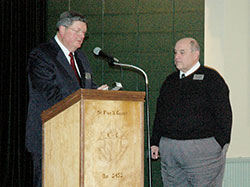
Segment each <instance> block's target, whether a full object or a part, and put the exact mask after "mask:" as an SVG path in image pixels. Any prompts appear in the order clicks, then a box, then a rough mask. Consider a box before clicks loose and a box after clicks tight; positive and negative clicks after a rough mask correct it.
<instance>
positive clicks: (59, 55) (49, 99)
mask: <svg viewBox="0 0 250 187" xmlns="http://www.w3.org/2000/svg"><path fill="white" fill-rule="evenodd" d="M86 32H87V22H86V20H85V18H84V17H83V16H82V15H80V14H78V13H76V12H72V11H68V12H64V13H62V14H61V16H60V19H59V21H58V22H57V34H56V36H55V37H54V38H53V39H52V40H51V41H50V42H48V43H44V44H41V45H40V46H39V47H37V48H35V49H34V50H33V51H32V52H31V53H30V57H29V62H28V68H27V71H28V81H29V106H28V118H27V125H26V147H27V149H28V150H29V151H30V152H31V154H32V158H33V167H34V176H33V177H34V178H33V183H34V186H41V181H42V180H41V159H42V122H41V117H40V115H41V113H42V111H43V110H46V109H48V108H50V107H51V106H52V105H54V104H56V103H57V102H59V101H60V100H62V99H64V98H65V97H67V96H69V95H70V94H72V93H73V92H75V91H76V90H78V89H80V88H86V89H105V88H107V85H103V86H101V87H99V88H97V86H96V84H95V83H94V82H93V80H92V71H91V68H90V65H89V62H88V60H87V58H86V56H85V55H84V53H83V52H82V51H80V50H79V48H80V47H81V45H82V42H83V41H84V38H85V34H86Z"/></svg>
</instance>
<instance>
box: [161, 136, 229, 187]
mask: <svg viewBox="0 0 250 187" xmlns="http://www.w3.org/2000/svg"><path fill="white" fill-rule="evenodd" d="M227 147H228V145H225V146H224V148H223V150H222V148H221V146H220V145H219V144H218V143H217V141H216V140H215V138H214V137H211V138H205V139H196V140H173V139H169V138H165V137H162V138H161V140H160V145H159V149H160V158H161V174H162V181H163V184H164V187H189V186H190V187H191V186H192V187H221V186H222V180H223V174H224V170H225V160H226V151H227Z"/></svg>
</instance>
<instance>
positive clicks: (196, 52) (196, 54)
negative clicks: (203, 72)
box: [195, 51, 200, 59]
mask: <svg viewBox="0 0 250 187" xmlns="http://www.w3.org/2000/svg"><path fill="white" fill-rule="evenodd" d="M195 58H197V59H199V58H200V52H199V51H195Z"/></svg>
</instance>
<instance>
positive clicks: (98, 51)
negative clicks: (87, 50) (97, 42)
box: [93, 47, 102, 55]
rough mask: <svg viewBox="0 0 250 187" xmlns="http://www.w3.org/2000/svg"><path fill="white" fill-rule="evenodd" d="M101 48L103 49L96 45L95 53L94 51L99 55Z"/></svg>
mask: <svg viewBox="0 0 250 187" xmlns="http://www.w3.org/2000/svg"><path fill="white" fill-rule="evenodd" d="M101 50H102V49H101V48H100V47H96V48H95V49H94V50H93V53H94V54H95V55H99V53H100V51H101Z"/></svg>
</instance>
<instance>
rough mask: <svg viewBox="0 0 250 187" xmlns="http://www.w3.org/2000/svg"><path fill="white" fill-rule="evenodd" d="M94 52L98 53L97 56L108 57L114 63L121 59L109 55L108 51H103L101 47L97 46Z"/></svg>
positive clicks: (110, 62)
mask: <svg viewBox="0 0 250 187" xmlns="http://www.w3.org/2000/svg"><path fill="white" fill-rule="evenodd" d="M93 53H94V54H95V55H96V56H99V57H102V58H104V59H106V60H107V61H108V63H109V64H111V65H113V64H114V62H119V60H118V59H117V58H115V57H112V56H110V55H107V54H106V53H104V52H103V51H102V49H101V48H100V47H96V48H95V49H94V50H93Z"/></svg>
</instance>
